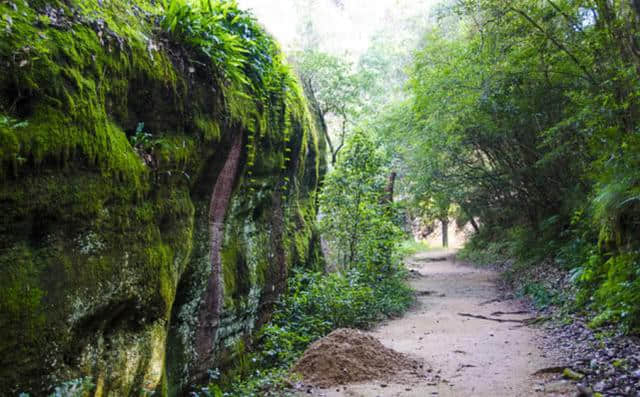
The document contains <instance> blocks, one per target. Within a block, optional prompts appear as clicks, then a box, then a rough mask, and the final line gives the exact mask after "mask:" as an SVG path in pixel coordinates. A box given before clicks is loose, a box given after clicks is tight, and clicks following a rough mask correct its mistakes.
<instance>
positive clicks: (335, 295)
mask: <svg viewBox="0 0 640 397" xmlns="http://www.w3.org/2000/svg"><path fill="white" fill-rule="evenodd" d="M404 276H405V275H404V274H403V272H400V271H398V272H396V273H394V274H392V275H386V276H384V277H382V276H381V277H375V276H372V275H368V274H365V273H362V272H360V271H358V270H355V269H352V270H350V271H348V272H346V273H329V274H323V273H309V272H304V271H297V272H295V273H294V275H293V276H292V277H291V278H290V279H289V286H288V287H289V290H288V293H287V294H286V295H285V296H283V297H282V299H281V300H280V302H279V303H278V306H277V308H276V311H275V313H274V315H273V318H272V320H271V322H269V323H268V324H266V325H265V326H264V327H262V329H261V330H260V331H259V332H258V335H257V340H256V346H255V351H254V352H253V353H251V354H250V355H249V357H248V359H245V360H243V363H244V364H243V365H246V363H247V362H249V363H251V364H250V365H251V367H250V368H244V370H242V371H231V372H235V375H233V376H232V377H229V376H223V377H221V378H220V379H218V380H216V381H215V384H212V385H211V386H210V387H209V388H208V389H206V390H204V391H202V395H204V396H208V395H211V396H217V395H223V396H261V395H265V393H267V391H268V390H278V393H280V391H281V390H282V389H283V388H284V385H285V384H286V382H287V377H288V369H289V367H290V366H291V365H292V364H293V363H294V362H295V360H296V359H298V358H299V357H300V355H301V354H302V352H303V351H304V350H305V349H306V348H307V347H308V346H309V344H311V343H313V342H314V341H315V340H317V339H319V338H321V337H323V336H325V335H327V334H328V333H330V332H331V331H333V330H334V329H337V328H365V329H366V328H369V327H370V326H372V325H373V324H374V323H375V322H377V321H379V320H381V319H384V318H385V317H388V316H394V315H398V314H400V313H402V312H403V311H405V310H406V309H407V308H408V307H409V306H410V305H411V304H412V302H413V299H414V295H413V292H412V290H411V289H410V288H409V287H408V286H407V285H406V283H405V281H404ZM223 390H224V392H223ZM216 393H222V394H216ZM277 395H281V394H277Z"/></svg>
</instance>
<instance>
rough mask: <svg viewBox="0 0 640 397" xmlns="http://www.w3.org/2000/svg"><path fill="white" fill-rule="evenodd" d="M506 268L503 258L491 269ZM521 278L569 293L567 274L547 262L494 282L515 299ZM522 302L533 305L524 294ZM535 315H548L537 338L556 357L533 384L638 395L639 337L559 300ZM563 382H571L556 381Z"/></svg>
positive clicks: (590, 392)
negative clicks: (592, 322)
mask: <svg viewBox="0 0 640 397" xmlns="http://www.w3.org/2000/svg"><path fill="white" fill-rule="evenodd" d="M509 268H510V264H509V263H503V264H500V265H498V266H496V267H495V269H494V270H497V271H498V272H501V273H503V274H504V272H505V271H506V272H508V271H509ZM507 279H509V277H507ZM526 282H529V283H530V282H535V283H538V284H541V285H545V286H546V288H547V289H548V290H550V291H555V292H560V293H561V295H563V296H564V299H565V300H571V299H572V298H571V297H572V295H573V291H572V286H571V283H570V282H569V277H568V276H567V274H566V273H565V272H562V271H559V270H558V269H557V268H556V267H554V266H552V265H551V264H547V265H542V266H541V267H539V268H536V269H535V273H534V271H533V270H532V271H531V272H530V273H525V274H521V275H518V276H516V277H515V279H510V280H509V282H505V278H504V277H503V278H502V282H499V285H500V289H501V291H502V293H503V298H504V299H509V300H513V299H517V297H516V296H517V295H518V294H517V293H516V292H517V290H518V289H520V288H521V287H522V286H523V284H524V283H526ZM523 303H524V304H525V305H527V306H528V307H529V310H531V311H536V308H535V305H534V304H533V302H532V301H531V300H527V299H526V298H525V299H524V301H523ZM537 316H538V317H540V318H549V319H550V320H549V321H547V322H545V323H544V324H542V325H541V328H542V329H543V330H544V332H543V333H542V338H541V340H540V341H541V342H540V344H541V347H542V348H543V350H544V351H545V354H546V355H547V356H549V357H552V358H553V359H554V360H555V361H556V362H557V365H556V366H555V367H551V368H548V369H547V373H548V375H555V376H549V377H548V378H550V379H551V380H547V381H546V382H541V384H539V386H538V389H544V388H546V389H547V390H549V389H550V388H553V387H557V388H560V389H565V390H567V392H566V395H573V394H575V393H569V392H568V390H576V389H577V390H579V391H580V392H581V393H582V395H584V396H588V395H602V396H631V397H639V396H640V338H638V337H630V336H627V335H624V334H622V333H621V332H620V331H619V330H616V329H615V327H609V328H600V329H592V328H590V327H589V326H588V322H589V320H588V319H587V318H586V317H585V316H584V315H579V314H568V313H566V311H565V310H564V308H563V307H562V306H561V305H559V306H554V305H550V306H548V307H546V308H544V309H542V310H538V311H537ZM563 373H564V374H563ZM559 379H561V380H559ZM563 382H564V383H569V384H571V386H567V387H561V383H563ZM545 383H546V384H545ZM550 385H551V387H550ZM573 387H575V389H574V388H573ZM559 394H565V393H559Z"/></svg>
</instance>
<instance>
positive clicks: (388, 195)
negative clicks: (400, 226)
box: [382, 172, 398, 204]
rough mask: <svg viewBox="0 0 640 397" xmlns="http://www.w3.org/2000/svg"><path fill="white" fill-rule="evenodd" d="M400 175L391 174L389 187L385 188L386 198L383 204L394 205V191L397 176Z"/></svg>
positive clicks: (388, 180)
mask: <svg viewBox="0 0 640 397" xmlns="http://www.w3.org/2000/svg"><path fill="white" fill-rule="evenodd" d="M397 175H398V174H397V173H396V172H391V174H389V178H388V179H387V186H385V188H384V196H383V198H382V202H383V203H387V204H390V203H393V189H394V186H395V183H396V176H397Z"/></svg>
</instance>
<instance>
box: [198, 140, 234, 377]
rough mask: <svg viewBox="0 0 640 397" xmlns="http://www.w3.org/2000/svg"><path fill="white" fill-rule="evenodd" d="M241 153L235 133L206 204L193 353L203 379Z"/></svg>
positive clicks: (217, 308) (210, 352)
mask: <svg viewBox="0 0 640 397" xmlns="http://www.w3.org/2000/svg"><path fill="white" fill-rule="evenodd" d="M241 154H242V133H240V132H237V133H236V136H235V137H234V138H233V142H232V144H231V149H230V150H229V154H228V156H227V159H226V161H225V163H224V166H223V167H222V170H221V171H220V174H219V175H218V178H217V179H216V183H215V185H214V187H213V192H212V193H211V201H210V203H209V255H210V265H211V274H210V275H209V279H208V280H207V286H206V289H205V291H204V295H203V300H202V302H201V305H200V308H199V313H198V320H199V321H198V328H197V330H196V341H195V344H196V350H197V353H198V365H197V371H198V375H197V377H200V376H206V374H207V372H206V371H207V370H208V369H209V368H211V364H212V363H211V362H210V361H211V359H212V357H213V353H214V351H213V350H214V342H215V337H216V333H217V331H218V326H219V321H220V311H221V308H222V282H221V271H222V269H221V268H222V261H221V258H220V249H221V247H222V241H223V237H224V236H223V234H224V218H225V215H226V213H227V208H228V207H229V202H230V201H231V193H232V191H233V185H234V183H235V181H236V176H237V173H238V168H239V165H240V155H241Z"/></svg>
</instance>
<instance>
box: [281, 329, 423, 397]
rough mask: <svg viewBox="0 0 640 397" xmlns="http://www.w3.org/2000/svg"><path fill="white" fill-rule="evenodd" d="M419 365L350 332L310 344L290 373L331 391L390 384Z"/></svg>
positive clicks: (336, 334) (416, 368) (376, 341)
mask: <svg viewBox="0 0 640 397" xmlns="http://www.w3.org/2000/svg"><path fill="white" fill-rule="evenodd" d="M422 366H423V364H422V363H420V362H418V361H416V360H414V359H411V358H409V357H407V356H405V355H404V354H401V353H398V352H396V351H395V350H392V349H389V348H387V347H385V346H384V345H382V343H380V341H378V340H377V339H375V338H373V337H372V336H369V335H367V334H365V333H363V332H361V331H358V330H354V329H347V328H343V329H338V330H335V331H333V332H332V333H330V334H329V335H327V336H325V337H324V338H322V339H320V340H318V341H316V342H314V343H313V344H311V346H309V348H308V349H307V351H306V352H305V353H304V354H303V356H302V357H301V358H300V360H298V362H297V363H296V365H295V366H294V367H293V369H292V371H291V372H292V373H296V374H299V375H301V376H302V379H303V380H304V382H305V383H307V384H310V385H314V386H318V387H332V386H335V385H344V384H349V383H358V382H364V381H369V380H392V379H393V378H394V377H396V376H399V375H400V374H401V373H403V372H404V373H407V372H413V373H414V374H415V373H417V372H418V371H420V368H421V367H422Z"/></svg>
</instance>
